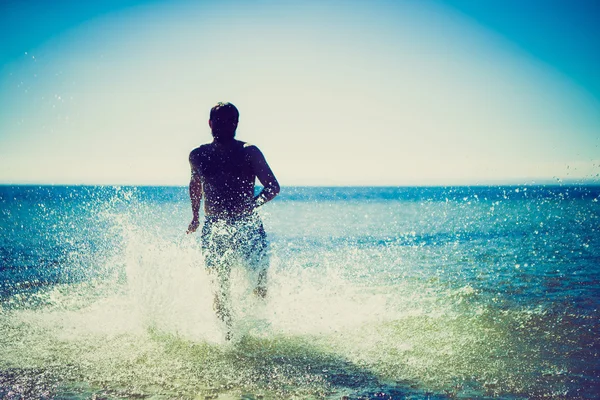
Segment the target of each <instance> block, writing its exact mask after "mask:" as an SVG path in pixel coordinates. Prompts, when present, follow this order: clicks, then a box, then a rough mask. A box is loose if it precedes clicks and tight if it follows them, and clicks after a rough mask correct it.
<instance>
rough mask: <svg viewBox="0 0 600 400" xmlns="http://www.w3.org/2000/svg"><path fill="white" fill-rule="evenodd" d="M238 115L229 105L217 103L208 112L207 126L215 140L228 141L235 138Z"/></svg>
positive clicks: (235, 109) (232, 106) (231, 105)
mask: <svg viewBox="0 0 600 400" xmlns="http://www.w3.org/2000/svg"><path fill="white" fill-rule="evenodd" d="M239 118H240V113H239V111H238V109H237V108H235V106H234V105H233V104H231V103H220V102H219V103H217V105H216V106H214V107H213V108H212V109H211V110H210V119H209V120H208V125H209V126H210V128H211V130H212V135H213V137H214V138H215V139H216V140H230V139H233V138H234V137H235V130H236V129H237V126H238V121H239Z"/></svg>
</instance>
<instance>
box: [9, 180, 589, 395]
mask: <svg viewBox="0 0 600 400" xmlns="http://www.w3.org/2000/svg"><path fill="white" fill-rule="evenodd" d="M599 200H600V188H598V187H476V188H284V190H283V192H282V195H281V196H280V197H279V198H277V199H276V200H275V201H273V202H272V203H270V204H268V205H266V206H265V207H263V209H262V210H261V214H262V217H263V220H264V223H265V228H266V230H267V233H268V235H269V238H270V241H271V268H270V271H269V295H268V297H267V299H266V301H264V302H263V301H260V300H258V299H256V298H254V297H253V296H252V294H251V289H252V288H251V286H250V285H249V283H248V281H249V276H248V274H247V273H246V272H245V271H243V270H241V269H236V270H234V271H233V272H234V273H233V275H234V285H233V288H232V290H233V295H232V297H233V304H234V314H235V327H234V339H233V341H231V342H227V341H225V340H224V329H223V327H222V326H221V324H220V323H219V321H218V320H217V319H216V317H215V316H214V312H213V310H212V295H211V286H210V282H209V277H208V276H207V274H206V272H205V270H204V268H203V261H202V254H201V251H200V249H199V241H198V239H199V238H198V237H197V236H186V235H185V233H184V231H185V229H186V227H187V223H188V222H189V221H188V219H189V218H190V211H189V204H188V201H187V199H186V189H185V188H144V187H142V188H131V187H125V188H113V187H71V188H69V187H41V188H39V187H27V186H24V187H8V186H5V187H0V204H1V205H2V208H1V210H2V211H1V213H0V218H1V219H0V232H1V233H2V235H1V239H0V257H1V258H0V260H1V268H0V275H1V277H2V284H1V285H2V286H1V287H0V290H1V307H2V308H1V311H0V397H3V398H15V399H17V398H73V399H79V398H91V397H94V396H96V397H99V398H153V399H163V398H164V399H167V398H201V399H204V398H220V399H227V398H236V399H239V398H253V399H258V398H265V399H270V398H272V399H279V398H332V399H334V398H336V399H339V398H341V397H342V396H347V397H348V398H349V399H357V398H373V399H381V398H417V399H421V398H449V397H462V398H473V397H476V398H487V397H494V398H498V397H499V398H509V399H512V398H532V397H534V398H537V397H547V398H597V393H600V368H599V363H598V350H599V347H600V346H599V339H598V338H599V335H598V333H599V332H598V330H599V329H598V316H599V315H598V305H599V303H600V299H599V294H600V287H599V286H600V284H599V281H598V272H599V268H600V234H599V232H598V227H599V223H598V222H599V216H600V203H599Z"/></svg>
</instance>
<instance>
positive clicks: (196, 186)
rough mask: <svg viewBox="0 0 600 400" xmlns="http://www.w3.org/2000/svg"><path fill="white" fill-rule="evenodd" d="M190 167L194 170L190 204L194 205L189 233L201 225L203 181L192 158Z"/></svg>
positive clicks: (191, 181) (190, 188) (191, 180)
mask: <svg viewBox="0 0 600 400" xmlns="http://www.w3.org/2000/svg"><path fill="white" fill-rule="evenodd" d="M190 166H191V168H192V177H191V179H190V187H189V192H190V202H191V203H192V222H190V225H189V226H188V230H187V233H193V232H196V230H197V229H198V226H199V225H200V220H199V219H200V203H201V202H202V181H201V180H200V175H199V174H198V171H197V170H196V168H195V166H194V164H193V162H192V160H191V156H190Z"/></svg>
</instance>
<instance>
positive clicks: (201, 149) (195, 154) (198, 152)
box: [190, 143, 210, 163]
mask: <svg viewBox="0 0 600 400" xmlns="http://www.w3.org/2000/svg"><path fill="white" fill-rule="evenodd" d="M209 150H210V143H207V144H203V145H200V146H198V147H196V148H195V149H194V150H192V151H191V152H190V162H192V163H195V162H196V161H198V160H199V159H200V158H202V157H204V156H205V155H206V152H207V151H209Z"/></svg>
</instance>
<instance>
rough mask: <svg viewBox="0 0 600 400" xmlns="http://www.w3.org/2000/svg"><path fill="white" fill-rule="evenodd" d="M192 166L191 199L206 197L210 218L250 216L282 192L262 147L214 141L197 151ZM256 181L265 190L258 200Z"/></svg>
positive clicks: (207, 214)
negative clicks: (255, 193)
mask: <svg viewBox="0 0 600 400" xmlns="http://www.w3.org/2000/svg"><path fill="white" fill-rule="evenodd" d="M190 165H191V167H192V180H191V182H190V196H192V201H193V200H194V198H198V199H201V198H202V195H204V214H205V215H206V216H213V217H217V218H224V219H231V218H236V217H242V216H247V215H249V214H251V213H252V212H253V211H254V209H255V208H256V207H258V206H260V205H262V204H264V203H265V202H267V201H269V200H271V199H272V198H273V197H275V196H276V195H277V193H278V192H279V184H278V183H277V179H275V176H274V175H273V172H272V171H271V168H270V167H269V165H268V164H267V162H266V160H265V157H264V156H263V154H262V153H261V151H260V150H259V149H258V147H256V146H253V145H250V144H248V143H244V142H241V141H239V140H235V139H233V140H231V141H227V142H225V143H220V142H213V143H209V144H205V145H202V146H200V147H198V148H197V149H194V150H193V151H192V152H191V154H190ZM256 178H258V180H259V181H260V182H261V183H262V185H263V186H264V188H263V191H262V192H261V193H260V194H259V196H256V197H255V196H254V182H255V179H256ZM192 208H193V209H194V207H193V206H192ZM195 216H197V214H196V213H194V217H195ZM192 223H194V221H192ZM190 228H192V225H190ZM190 230H192V229H190ZM194 230H195V229H194Z"/></svg>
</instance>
